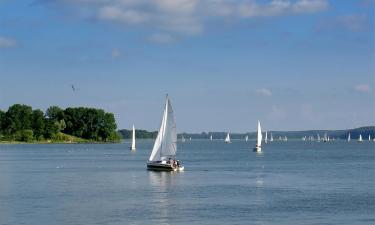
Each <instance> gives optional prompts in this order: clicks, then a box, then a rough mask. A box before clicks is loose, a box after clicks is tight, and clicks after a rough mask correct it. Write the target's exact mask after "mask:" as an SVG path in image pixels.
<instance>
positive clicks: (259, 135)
mask: <svg viewBox="0 0 375 225" xmlns="http://www.w3.org/2000/svg"><path fill="white" fill-rule="evenodd" d="M257 132H258V133H257V145H256V146H258V147H260V146H261V145H262V129H261V128H260V122H259V121H258V131H257Z"/></svg>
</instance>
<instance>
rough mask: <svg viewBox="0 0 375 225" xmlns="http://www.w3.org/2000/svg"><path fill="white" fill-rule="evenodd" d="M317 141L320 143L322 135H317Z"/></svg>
mask: <svg viewBox="0 0 375 225" xmlns="http://www.w3.org/2000/svg"><path fill="white" fill-rule="evenodd" d="M317 139H318V142H320V135H319V134H318V135H317Z"/></svg>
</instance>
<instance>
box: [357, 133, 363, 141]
mask: <svg viewBox="0 0 375 225" xmlns="http://www.w3.org/2000/svg"><path fill="white" fill-rule="evenodd" d="M358 141H359V142H362V141H363V139H362V135H361V134H360V135H359V138H358Z"/></svg>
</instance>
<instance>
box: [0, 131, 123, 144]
mask: <svg viewBox="0 0 375 225" xmlns="http://www.w3.org/2000/svg"><path fill="white" fill-rule="evenodd" d="M83 143H87V144H88V143H97V144H100V143H116V142H100V141H95V140H88V139H83V138H79V137H76V136H72V135H69V134H64V133H61V132H59V133H57V134H56V135H54V137H53V138H51V139H43V140H32V141H28V142H23V141H15V140H7V139H1V137H0V144H83Z"/></svg>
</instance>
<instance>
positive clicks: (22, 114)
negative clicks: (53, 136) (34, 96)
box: [4, 104, 32, 134]
mask: <svg viewBox="0 0 375 225" xmlns="http://www.w3.org/2000/svg"><path fill="white" fill-rule="evenodd" d="M31 122H32V108H31V107H30V106H27V105H20V104H15V105H12V106H11V107H9V109H8V111H7V112H6V113H5V121H4V130H5V131H6V132H7V133H8V134H14V133H15V132H17V131H21V130H30V129H31Z"/></svg>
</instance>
